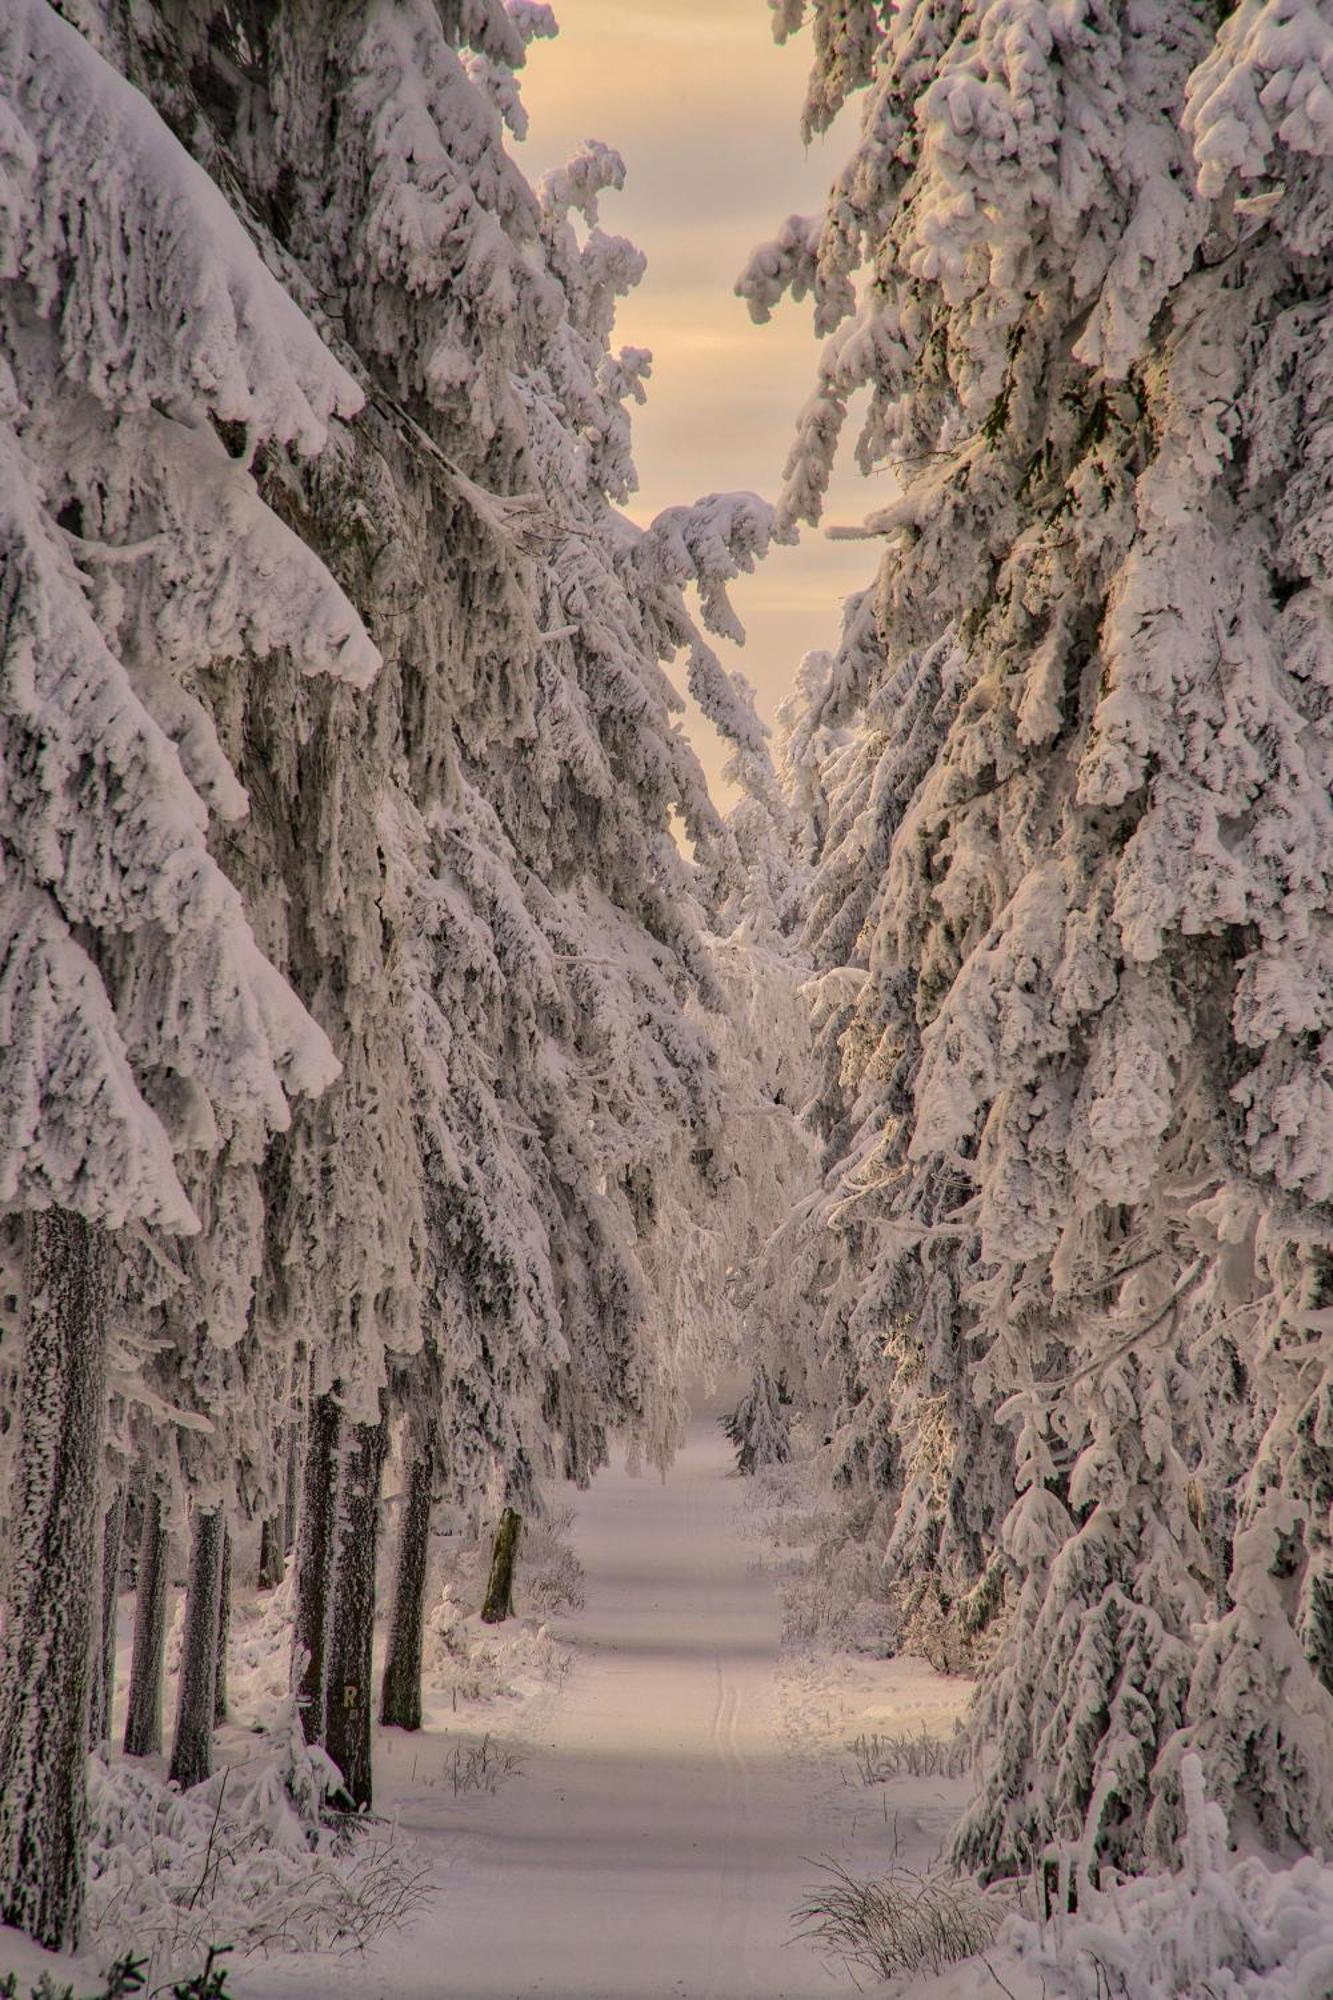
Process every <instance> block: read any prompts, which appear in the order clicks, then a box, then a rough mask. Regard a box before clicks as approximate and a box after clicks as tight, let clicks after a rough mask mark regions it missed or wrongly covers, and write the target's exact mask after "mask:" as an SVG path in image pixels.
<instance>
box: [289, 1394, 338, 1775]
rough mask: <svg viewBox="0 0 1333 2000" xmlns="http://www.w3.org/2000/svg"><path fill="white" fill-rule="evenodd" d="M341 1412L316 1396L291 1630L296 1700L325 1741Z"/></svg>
mask: <svg viewBox="0 0 1333 2000" xmlns="http://www.w3.org/2000/svg"><path fill="white" fill-rule="evenodd" d="M341 1431H342V1411H341V1410H340V1409H339V1407H338V1404H337V1401H336V1398H335V1396H334V1395H328V1396H317V1397H316V1398H315V1399H314V1401H313V1402H312V1403H311V1406H310V1413H309V1418H308V1424H307V1432H306V1454H305V1477H304V1481H303V1491H302V1504H301V1525H300V1533H299V1535H298V1537H297V1549H296V1617H295V1622H294V1626H293V1631H292V1652H293V1664H294V1666H295V1670H296V1698H297V1702H298V1703H299V1705H300V1710H301V1725H302V1727H303V1729H304V1730H305V1740H306V1742H307V1743H322V1742H323V1741H324V1731H325V1727H326V1723H327V1711H328V1642H329V1622H330V1615H331V1611H332V1603H333V1552H334V1551H333V1528H334V1520H335V1516H336V1513H337V1505H338V1441H339V1437H340V1435H341Z"/></svg>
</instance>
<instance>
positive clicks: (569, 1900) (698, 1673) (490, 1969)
mask: <svg viewBox="0 0 1333 2000" xmlns="http://www.w3.org/2000/svg"><path fill="white" fill-rule="evenodd" d="M730 1464H731V1458H730V1453H729V1451H728V1450H727V1448H726V1446H725V1443H724V1442H723V1440H722V1439H721V1437H720V1435H719V1433H718V1431H717V1429H716V1426H715V1424H714V1423H712V1422H711V1421H710V1420H705V1419H701V1420H699V1421H698V1422H696V1423H695V1425H694V1426H693V1429H692V1431H691V1435H690V1439H689V1442H688V1444H687V1446H686V1449H685V1450H684V1451H683V1453H682V1454H681V1456H680V1458H679V1459H678V1460H677V1463H676V1465H675V1466H674V1467H673V1469H672V1472H671V1474H670V1477H669V1479H668V1480H667V1482H666V1483H665V1484H663V1483H662V1482H660V1481H659V1480H658V1478H657V1477H656V1475H655V1474H648V1475H645V1476H644V1477H642V1478H638V1479H631V1478H630V1477H629V1476H628V1475H627V1474H626V1473H625V1472H623V1471H622V1470H620V1469H618V1468H617V1469H615V1470H612V1471H608V1472H604V1473H602V1474H601V1475H600V1476H599V1477H598V1479H597V1480H596V1482H595V1483H594V1486H593V1488H592V1491H591V1492H590V1493H588V1494H586V1495H584V1496H581V1498H580V1500H579V1504H578V1521H577V1526H576V1530H575V1536H574V1540H575V1546H576V1547H577V1550H578V1553H579V1556H580V1559H581V1560H582V1562H583V1564H584V1566H585V1569H586V1571H587V1585H586V1589H587V1604H586V1608H585V1609H584V1610H583V1611H581V1612H580V1613H579V1614H578V1615H577V1617H575V1618H573V1619H571V1620H569V1621H568V1633H569V1636H570V1637H571V1638H573V1639H574V1640H575V1641H576V1644H577V1648H578V1658H577V1660H576V1664H575V1667H574V1671H573V1677H572V1680H571V1682H570V1684H569V1686H568V1687H567V1688H566V1689H565V1690H564V1691H563V1692H562V1693H561V1694H560V1695H559V1696H558V1697H557V1698H556V1699H555V1700H553V1701H552V1703H551V1704H550V1707H549V1709H548V1710H547V1716H546V1728H545V1730H544V1731H543V1732H542V1733H541V1734H540V1735H539V1736H538V1737H537V1739H536V1740H535V1741H534V1742H533V1743H532V1744H531V1745H530V1747H529V1749H528V1750H527V1752H526V1753H525V1758H524V1771H523V1774H522V1775H521V1776H520V1777H516V1778H513V1779H511V1780H510V1781H509V1782H507V1783H506V1784H505V1785H504V1786H503V1787H502V1788H501V1790H500V1792H499V1794H498V1795H497V1796H496V1797H494V1798H483V1799H478V1798H476V1797H475V1796H473V1797H471V1798H469V1799H463V1800H459V1801H457V1802H455V1801H453V1800H452V1799H448V1800H447V1802H446V1797H445V1796H444V1795H442V1794H440V1793H434V1794H429V1795H426V1796H425V1797H423V1796H421V1795H420V1794H417V1795H415V1796H414V1795H413V1793H412V1791H411V1789H410V1788H409V1789H408V1790H407V1791H406V1792H405V1793H404V1796H403V1798H402V1803H401V1812H402V1823H403V1825H404V1827H405V1828H406V1829H407V1830H409V1831H410V1832H411V1833H412V1835H413V1837H414V1838H415V1839H417V1840H419V1841H420V1842H422V1843H423V1845H425V1846H426V1847H427V1849H428V1851H432V1852H433V1854H434V1855H435V1857H436V1858H437V1859H438V1861H439V1863H440V1867H439V1879H440V1892H439V1895H438V1897H437V1898H436V1900H435V1901H434V1902H433V1903H432V1906H431V1907H430V1909H429V1910H428V1911H427V1912H425V1914H424V1915H422V1916H421V1917H420V1918H418V1920H417V1922H416V1924H415V1926H414V1927H413V1929H412V1931H411V1932H410V1933H409V1934H408V1935H406V1936H404V1937H401V1938H398V1939H395V1940H392V1941H389V1942H387V1943H386V1944H385V1946H383V1947H382V1948H380V1949H378V1950H376V1951H375V1952H373V1953H372V1954H371V1955H370V1958H369V1960H363V1961H359V1962H358V1963H357V1964H356V1966H355V1967H354V1968H353V1967H347V1968H346V1969H345V1970H344V1968H343V1967H335V1966H333V1965H331V1964H330V1963H329V1962H328V1961H327V1960H324V1961H321V1962H319V1963H318V1964H316V1963H315V1962H313V1961H309V1960H307V1961H303V1962H301V1963H299V1964H290V1963H289V1964H286V1965H279V1964H275V1965H273V1966H271V1967H267V1968H264V1969H263V1970H262V1971H259V1972H258V1974H257V1976H255V1975H253V1974H251V1973H250V1972H249V1971H248V1970H247V1971H246V1972H245V1973H244V1974H242V1975H241V1976H240V1978H239V1979H238V1985H239V1988H240V1991H241V1992H242V1994H245V1995H248V1994H249V1993H251V1992H252V1991H253V1992H255V1993H256V1994H259V1993H262V1994H263V1995H266V1996H273V2000H277V1996H282V2000H297V1996H300V2000H307V1996H308V2000H314V1996H315V1995H316V1994H317V1993H318V1994H321V1995H322V1994H326V1993H328V1994H333V1993H338V1992H340V1991H346V1992H348V1993H350V1992H353V1991H354V1992H355V1993H356V1994H357V1995H358V1996H359V2000H379V1996H383V2000H425V1996H427V1995H430V1996H434V2000H442V1996H449V2000H520V1996H523V2000H526V1996H529V1995H533V1996H536V1995H540V1996H542V2000H650V1996H651V2000H815V1996H817V1995H823V1994H828V1993H833V1992H840V1993H846V1992H847V1991H848V1990H849V1988H848V1984H847V1981H846V1979H845V1977H843V1978H837V1977H835V1976H834V1975H833V1974H831V1973H826V1972H824V1970H823V1969H822V1968H821V1966H820V1964H819V1963H818V1961H817V1960H816V1959H815V1958H814V1956H813V1954H812V1953H811V1952H810V1951H809V1950H808V1949H807V1948H806V1947H804V1946H802V1945H800V1944H789V1943H787V1939H788V1937H789V1935H790V1915H791V1911H792V1908H793V1905H794V1904H795V1902H796V1901H797V1899H798V1897H799V1895H800V1892H801V1889H802V1887H803V1886H804V1885H805V1884H807V1883H808V1882H809V1880H810V1877H811V1869H810V1867H809V1865H808V1864H807V1863H806V1862H805V1861H803V1858H802V1857H803V1856H809V1855H812V1854H817V1853H818V1852H819V1851H820V1850H821V1845H822V1841H821V1835H820V1832H819V1830H818V1828H817V1826H816V1824H815V1822H814V1818H813V1813H814V1807H813V1804H812V1802H810V1801H808V1799H807V1797H806V1793H805V1788H804V1787H803V1786H802V1784H801V1781H800V1778H799V1775H798V1773H797V1771H796V1770H795V1768H794V1767H793V1766H792V1765H791V1763H790V1762H789V1760H787V1759H786V1758H784V1756H783V1752H782V1745H781V1739H780V1732H779V1706H778V1698H777V1686H776V1680H775V1666H776V1659H777V1647H778V1637H779V1607H778V1603H777V1598H776V1593H775V1590H774V1587H773V1585H772V1583H771V1581H770V1580H769V1579H768V1578H767V1577H766V1576H764V1575H763V1574H762V1573H760V1572H759V1571H758V1569H757V1567H756V1565H755V1564H754V1560H753V1558H754V1545H753V1543H749V1544H747V1543H746V1542H745V1541H744V1540H742V1539H741V1537H740V1535H739V1534H738V1532H737V1527H736V1524H735V1521H734V1514H735V1509H736V1506H737V1502H738V1498H739V1487H738V1482H737V1481H736V1480H735V1478H734V1477H731V1476H729V1475H730ZM398 1740H399V1743H402V1742H403V1741H404V1739H401V1738H400V1739H398ZM417 1740H423V1739H417Z"/></svg>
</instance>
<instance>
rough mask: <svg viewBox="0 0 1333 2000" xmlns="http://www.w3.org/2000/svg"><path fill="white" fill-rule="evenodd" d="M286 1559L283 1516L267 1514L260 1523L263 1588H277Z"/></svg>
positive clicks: (260, 1586) (260, 1570)
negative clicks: (284, 1554) (283, 1543)
mask: <svg viewBox="0 0 1333 2000" xmlns="http://www.w3.org/2000/svg"><path fill="white" fill-rule="evenodd" d="M285 1568H286V1561H285V1558H284V1556H283V1551H282V1516H281V1515H280V1514H266V1515H265V1516H264V1519H263V1520H262V1521H261V1522H260V1524H259V1577H258V1583H259V1588H260V1589H261V1590H276V1589H277V1587H278V1585H279V1584H280V1583H281V1582H282V1573H283V1570H284V1569H285Z"/></svg>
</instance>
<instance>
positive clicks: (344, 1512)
mask: <svg viewBox="0 0 1333 2000" xmlns="http://www.w3.org/2000/svg"><path fill="white" fill-rule="evenodd" d="M387 1445H388V1427H387V1425H386V1424H385V1423H384V1421H383V1420H381V1421H380V1422H379V1423H377V1424H357V1425H355V1426H354V1428H353V1430H352V1435H351V1441H350V1444H349V1446H348V1450H347V1454H346V1463H345V1465H344V1468H343V1480H342V1495H341V1504H340V1506H339V1510H338V1513H339V1521H338V1567H337V1588H336V1590H335V1593H334V1607H333V1631H332V1636H331V1641H330V1646H329V1683H328V1713H327V1725H326V1731H325V1736H324V1748H325V1749H326V1750H327V1751H328V1753H329V1755H330V1757H332V1759H333V1761H334V1763H335V1764H336V1765H337V1766H338V1769H339V1770H340V1771H341V1772H342V1776H343V1790H344V1791H345V1792H346V1794H347V1798H348V1801H349V1802H350V1804H352V1805H353V1806H354V1807H356V1809H357V1810H358V1811H361V1810H363V1809H364V1808H365V1807H367V1806H369V1804H370V1801H371V1768H370V1766H371V1757H370V1750H371V1700H370V1692H371V1690H370V1683H371V1671H372V1669H371V1652H372V1649H373V1647H374V1643H375V1556H376V1548H377V1544H378V1540H379V1516H380V1474H381V1472H382V1471H383V1469H384V1454H385V1450H386V1447H387Z"/></svg>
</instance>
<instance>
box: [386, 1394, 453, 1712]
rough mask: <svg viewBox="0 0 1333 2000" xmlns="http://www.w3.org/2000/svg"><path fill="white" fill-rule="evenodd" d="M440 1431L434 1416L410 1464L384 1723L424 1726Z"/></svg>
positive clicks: (400, 1534) (399, 1552) (391, 1632)
mask: <svg viewBox="0 0 1333 2000" xmlns="http://www.w3.org/2000/svg"><path fill="white" fill-rule="evenodd" d="M439 1429H440V1427H439V1424H438V1422H437V1421H436V1419H435V1418H431V1420H430V1422H429V1423H428V1424H427V1426H426V1435H425V1437H424V1439H422V1440H421V1448H420V1450H419V1451H418V1452H417V1454H416V1456H415V1457H414V1458H413V1460H412V1463H411V1465H410V1466H409V1468H408V1474H407V1498H406V1500H405V1502H404V1504H403V1520H402V1526H401V1527H400V1529H399V1531H398V1567H397V1572H396V1575H395V1578H394V1592H393V1622H392V1624H391V1625H390V1627H389V1651H388V1655H387V1657H386V1659H385V1662H384V1683H383V1687H382V1690H381V1695H380V1721H381V1722H383V1723H386V1724H389V1725H391V1726H393V1727H396V1728H398V1729H420V1727H421V1645H422V1637H423V1633H424V1629H425V1612H426V1567H427V1557H428V1555H429V1553H430V1512H431V1497H432V1494H433V1492H434V1487H435V1447H436V1442H437V1439H438V1437H439Z"/></svg>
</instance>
